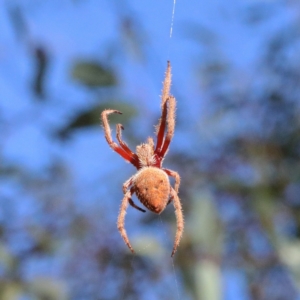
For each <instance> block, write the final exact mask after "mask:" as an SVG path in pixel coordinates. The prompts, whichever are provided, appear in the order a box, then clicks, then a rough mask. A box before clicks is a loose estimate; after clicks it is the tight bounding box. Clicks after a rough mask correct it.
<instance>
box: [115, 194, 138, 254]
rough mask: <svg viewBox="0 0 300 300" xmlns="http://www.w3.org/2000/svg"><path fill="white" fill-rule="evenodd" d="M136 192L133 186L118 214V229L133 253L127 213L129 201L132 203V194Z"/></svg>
mask: <svg viewBox="0 0 300 300" xmlns="http://www.w3.org/2000/svg"><path fill="white" fill-rule="evenodd" d="M133 193H134V191H133V188H131V189H130V190H129V191H127V192H126V194H125V196H124V198H123V200H122V203H121V207H120V212H119V216H118V222H117V225H118V230H119V231H120V234H121V236H122V238H123V240H124V242H125V244H126V245H127V246H128V248H129V249H130V251H131V252H132V253H134V250H133V248H132V246H131V244H130V242H129V239H128V236H127V233H126V230H125V215H126V210H127V207H128V203H130V199H131V196H132V194H133Z"/></svg>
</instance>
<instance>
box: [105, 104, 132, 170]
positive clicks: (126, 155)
mask: <svg viewBox="0 0 300 300" xmlns="http://www.w3.org/2000/svg"><path fill="white" fill-rule="evenodd" d="M112 113H116V114H122V113H121V112H120V111H118V110H113V109H106V110H104V111H103V112H102V113H101V119H102V124H103V127H104V133H105V139H106V141H107V143H108V145H109V146H110V147H111V148H112V149H113V150H114V151H116V152H117V153H118V154H120V155H121V156H122V157H123V158H124V159H125V160H127V161H128V162H130V163H132V164H133V165H134V166H136V159H135V157H134V156H133V155H130V154H129V153H127V152H126V151H125V150H124V149H123V148H122V147H120V146H119V145H118V144H117V143H115V142H114V141H113V140H112V137H111V129H110V127H109V123H108V119H107V118H108V115H109V114H112Z"/></svg>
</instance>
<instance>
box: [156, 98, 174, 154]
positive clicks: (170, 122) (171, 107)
mask: <svg viewBox="0 0 300 300" xmlns="http://www.w3.org/2000/svg"><path fill="white" fill-rule="evenodd" d="M168 106H169V107H168V117H167V123H168V131H167V133H166V137H165V140H164V144H163V146H162V149H161V151H160V153H159V155H160V156H161V157H164V156H165V155H166V153H167V151H168V149H169V145H170V143H171V140H172V138H173V136H174V130H175V110H176V100H175V98H174V97H173V96H170V97H169V98H168Z"/></svg>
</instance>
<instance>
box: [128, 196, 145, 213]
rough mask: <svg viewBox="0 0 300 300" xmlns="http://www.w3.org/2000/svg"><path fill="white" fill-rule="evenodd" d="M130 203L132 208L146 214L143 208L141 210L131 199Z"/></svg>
mask: <svg viewBox="0 0 300 300" xmlns="http://www.w3.org/2000/svg"><path fill="white" fill-rule="evenodd" d="M128 201H129V204H130V205H131V206H132V207H134V208H136V209H137V210H139V211H142V212H146V211H145V210H144V209H142V208H140V207H139V206H137V205H136V204H135V203H134V202H133V201H132V199H131V198H129V199H128Z"/></svg>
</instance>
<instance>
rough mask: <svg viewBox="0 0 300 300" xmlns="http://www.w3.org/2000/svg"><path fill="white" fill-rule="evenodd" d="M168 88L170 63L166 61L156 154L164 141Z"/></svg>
mask: <svg viewBox="0 0 300 300" xmlns="http://www.w3.org/2000/svg"><path fill="white" fill-rule="evenodd" d="M170 88H171V64H170V61H168V65H167V70H166V75H165V80H164V83H163V90H162V95H161V111H162V114H161V118H160V120H159V123H158V125H157V129H156V134H157V144H156V148H155V153H158V152H159V151H160V149H161V146H162V143H163V140H164V133H165V128H166V117H167V100H168V97H169V94H170Z"/></svg>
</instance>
